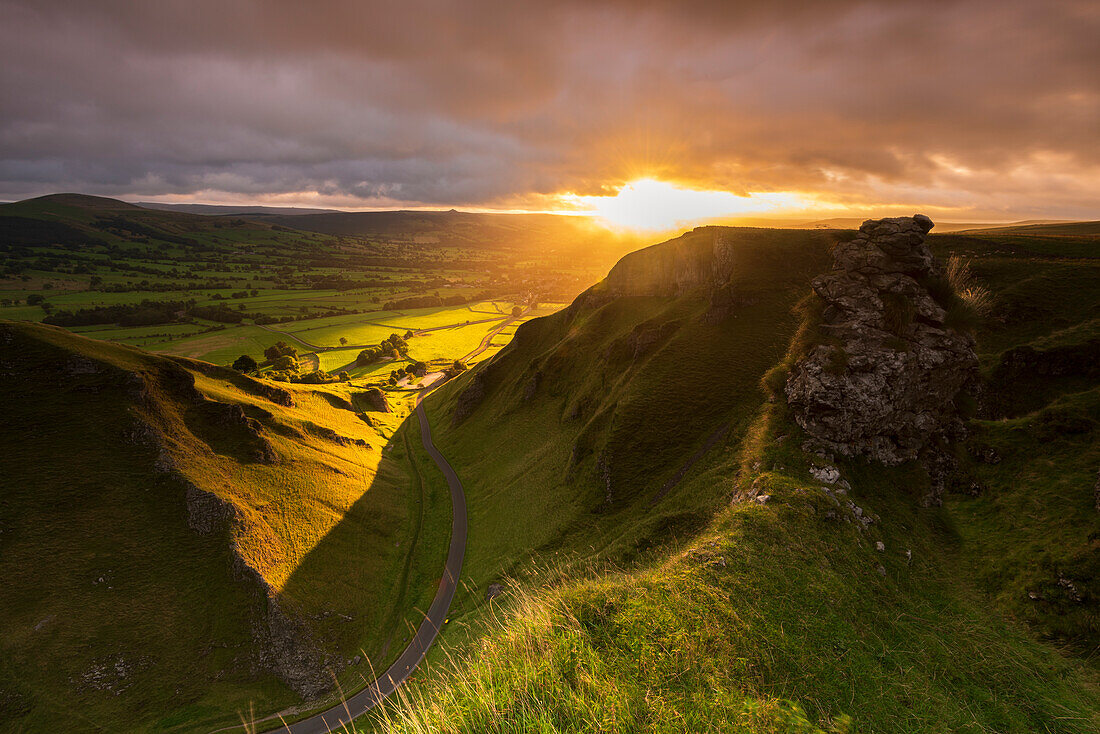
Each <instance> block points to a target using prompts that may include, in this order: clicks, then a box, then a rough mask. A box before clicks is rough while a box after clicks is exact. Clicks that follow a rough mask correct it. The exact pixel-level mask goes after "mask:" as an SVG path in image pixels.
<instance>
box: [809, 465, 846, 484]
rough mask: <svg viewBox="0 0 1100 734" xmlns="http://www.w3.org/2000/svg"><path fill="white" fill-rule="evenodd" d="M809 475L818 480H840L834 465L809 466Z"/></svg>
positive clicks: (827, 482)
mask: <svg viewBox="0 0 1100 734" xmlns="http://www.w3.org/2000/svg"><path fill="white" fill-rule="evenodd" d="M810 476H812V477H813V478H814V479H816V480H817V481H819V482H825V483H826V484H836V483H837V482H838V481H839V480H840V470H839V469H837V468H836V467H835V466H821V467H818V466H811V467H810Z"/></svg>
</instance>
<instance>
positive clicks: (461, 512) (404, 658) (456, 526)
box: [270, 393, 466, 734]
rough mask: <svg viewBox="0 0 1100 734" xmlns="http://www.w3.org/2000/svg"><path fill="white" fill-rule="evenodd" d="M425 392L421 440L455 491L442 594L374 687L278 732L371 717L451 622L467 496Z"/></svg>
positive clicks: (308, 732)
mask: <svg viewBox="0 0 1100 734" xmlns="http://www.w3.org/2000/svg"><path fill="white" fill-rule="evenodd" d="M423 397H424V393H421V394H420V395H419V396H417V400H416V417H417V419H418V420H419V422H420V440H421V442H422V443H423V444H424V450H425V451H427V452H428V455H429V456H430V457H432V461H434V462H435V465H436V466H438V467H439V470H440V471H441V472H443V477H444V478H445V479H446V480H447V486H448V487H449V488H450V490H451V508H452V509H451V544H450V546H449V547H448V549H447V562H446V564H445V565H444V569H443V578H442V579H441V580H440V583H439V589H438V590H437V591H436V592H435V598H434V599H433V600H432V604H431V606H430V607H428V613H427V614H426V615H425V616H424V621H423V622H421V623H420V626H419V627H418V628H417V629H416V634H415V635H414V636H413V638H412V640H411V641H410V642H409V644H408V646H407V647H406V648H405V649H404V650H403V651H402V652H401V655H400V656H399V657H398V658H397V660H395V661H394V663H393V664H392V665H390V667H389V668H388V669H387V670H386V672H384V673H383V674H382V675H380V676H379V677H378V678H377V679H376V680H375V681H374V682H373V683H371V684H370V685H369V686H367V687H366V688H364V689H363V690H362V691H360V692H359V693H356V694H355V695H354V696H352V697H350V698H348V699H347V700H346V701H345V702H344V703H342V704H338V705H336V706H333V707H332V708H330V709H329V710H327V711H322V712H321V713H319V714H315V715H314V716H311V717H309V718H308V719H303V720H301V721H299V722H297V723H295V724H289V725H286V726H280V727H279V728H277V729H272V730H270V731H273V732H282V731H286V732H290V734H329V733H330V732H333V731H335V730H337V729H339V728H340V727H341V726H343V725H344V724H346V723H348V722H350V721H351V720H352V719H354V718H356V717H358V716H361V715H362V714H365V713H366V712H367V711H370V710H371V709H372V708H374V707H375V706H376V705H377V704H378V702H379V701H381V700H382V699H384V698H385V697H386V696H388V695H390V694H391V693H393V692H394V691H395V690H397V688H398V687H399V686H400V685H401V684H402V683H404V682H405V680H406V679H407V678H408V677H409V676H410V675H412V674H413V671H415V670H416V668H417V666H418V665H420V662H421V661H422V660H423V659H424V656H425V655H427V653H428V648H429V647H431V646H432V643H433V642H434V641H435V638H436V636H437V635H438V634H439V631H440V630H441V629H442V628H443V625H444V623H445V622H446V620H447V611H448V610H449V609H450V607H451V601H452V600H453V599H454V595H455V589H456V588H457V585H458V578H459V575H460V573H461V572H462V558H463V556H464V555H465V553H466V495H465V493H464V492H463V489H462V482H461V481H459V478H458V475H457V474H456V473H455V470H454V469H453V468H451V465H450V464H449V463H448V462H447V459H446V458H445V457H444V456H443V454H441V453H440V452H439V449H437V448H436V447H435V444H434V443H433V442H432V429H431V426H429V425H428V416H427V414H426V413H425V412H424V406H423V404H422V399H423Z"/></svg>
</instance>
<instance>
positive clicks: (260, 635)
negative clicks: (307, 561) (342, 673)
mask: <svg viewBox="0 0 1100 734" xmlns="http://www.w3.org/2000/svg"><path fill="white" fill-rule="evenodd" d="M172 475H173V476H174V478H175V479H176V480H177V481H178V482H179V483H180V484H182V485H183V487H184V497H185V500H186V505H187V525H188V527H190V528H191V529H192V530H194V531H195V532H196V533H198V534H199V535H210V534H211V533H224V534H225V535H226V536H227V537H228V539H229V540H228V542H229V545H230V553H231V556H232V572H233V575H234V576H235V577H236V578H238V579H240V580H241V581H242V582H244V583H246V584H248V585H250V586H252V587H253V588H254V589H255V590H256V591H257V593H258V594H259V595H260V597H261V599H260V602H259V603H260V607H259V616H257V617H256V618H255V619H253V622H252V641H253V645H252V664H253V667H254V668H255V670H257V671H262V672H269V673H273V674H274V675H275V676H276V677H277V678H278V679H279V680H281V681H282V682H283V683H285V684H286V685H287V686H288V687H289V688H290V689H291V690H293V691H294V692H295V693H297V694H298V695H299V696H301V697H302V698H303V699H305V700H311V699H315V698H317V697H318V696H319V695H320V694H322V693H324V692H326V691H328V690H329V689H330V688H331V687H332V679H331V677H330V676H329V674H328V672H327V669H328V663H329V661H328V659H327V656H326V655H325V654H324V653H323V652H322V651H321V649H320V647H319V646H318V645H317V643H316V642H315V641H314V639H313V636H312V634H311V633H310V630H309V628H308V627H307V626H306V624H305V622H303V621H302V620H300V619H297V618H295V617H294V616H292V615H290V614H288V613H287V612H286V611H285V610H284V609H283V608H282V605H281V604H280V602H279V595H278V592H277V591H276V590H275V589H274V588H273V587H272V586H271V585H270V584H268V583H267V580H266V579H264V577H263V576H262V575H261V574H260V573H259V572H258V571H257V570H256V569H254V568H253V567H252V566H251V565H249V563H248V561H246V560H245V558H244V555H243V554H242V553H241V551H240V548H239V547H238V546H237V541H236V538H235V531H234V527H235V526H236V525H238V524H239V523H241V522H242V520H243V516H242V514H241V511H240V510H239V509H238V508H237V507H236V506H235V505H233V504H232V503H231V502H227V501H226V500H223V499H222V498H221V497H218V496H217V495H216V494H213V493H212V492H207V491H206V490H203V489H200V488H199V487H196V486H195V485H194V484H192V483H191V482H190V481H189V480H188V479H187V478H186V477H184V476H183V475H182V474H181V473H179V472H174V471H173V472H172Z"/></svg>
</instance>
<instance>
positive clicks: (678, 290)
mask: <svg viewBox="0 0 1100 734" xmlns="http://www.w3.org/2000/svg"><path fill="white" fill-rule="evenodd" d="M735 251H736V248H735V247H734V245H733V242H732V239H731V238H730V236H729V234H728V233H726V232H724V231H723V230H722V229H720V228H716V227H698V228H696V229H694V230H692V231H691V232H688V233H687V234H685V235H683V236H681V237H678V238H676V239H674V240H670V241H668V242H663V243H661V244H659V245H653V246H652V247H647V248H645V249H642V250H638V251H636V252H632V253H630V254H629V255H626V256H624V257H623V258H622V259H621V260H619V262H618V263H616V264H615V267H613V268H612V269H611V272H609V273H608V274H607V281H606V282H607V289H608V292H609V293H610V294H611V295H613V296H678V295H683V294H684V293H687V292H688V291H690V290H693V289H696V288H699V287H700V286H706V287H709V286H711V285H715V284H723V283H726V282H727V281H728V280H729V279H730V275H732V274H733V271H734V267H735V259H736V258H735Z"/></svg>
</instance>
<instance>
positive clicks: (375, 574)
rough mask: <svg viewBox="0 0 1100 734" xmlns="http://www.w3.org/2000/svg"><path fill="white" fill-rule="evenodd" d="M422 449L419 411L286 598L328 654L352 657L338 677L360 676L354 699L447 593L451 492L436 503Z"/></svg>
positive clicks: (303, 565)
mask: <svg viewBox="0 0 1100 734" xmlns="http://www.w3.org/2000/svg"><path fill="white" fill-rule="evenodd" d="M419 447H420V436H419V430H418V423H417V418H416V415H415V413H410V414H409V416H408V417H407V418H406V419H405V420H404V422H403V423H402V424H401V426H400V427H399V428H398V429H397V430H395V431H394V433H393V435H392V437H391V438H390V439H389V440H388V441H387V442H386V444H385V446H384V447H383V449H382V456H383V458H382V460H381V462H380V464H379V466H378V469H377V471H376V474H375V476H374V478H373V480H372V481H371V483H370V485H369V486H368V487H365V488H364V491H363V494H362V495H361V496H360V497H359V499H358V500H356V502H355V503H354V504H353V505H352V507H351V508H350V509H349V510H348V511H347V512H346V513H345V515H344V517H343V518H341V519H340V521H339V522H338V523H337V524H336V525H335V526H333V527H332V528H331V529H330V530H329V532H328V533H326V534H325V535H324V537H322V538H321V539H320V541H318V543H317V544H316V545H315V546H314V547H313V548H312V549H311V550H310V551H309V552H308V553H307V554H306V555H305V557H304V558H303V559H302V561H301V562H300V563H299V565H298V567H297V568H296V569H295V570H294V571H293V572H292V573H291V575H290V577H289V578H288V579H287V581H286V583H285V584H284V586H283V589H282V591H281V593H280V601H281V603H282V604H283V606H284V607H285V608H289V609H291V610H293V611H294V612H295V613H296V614H298V615H299V616H301V617H302V618H304V619H305V620H306V621H307V622H308V624H309V626H310V627H311V629H312V631H313V633H314V635H315V637H316V639H317V640H318V641H319V642H320V644H321V646H322V647H323V648H324V649H325V650H326V651H329V652H334V651H337V650H338V651H340V653H341V655H342V656H343V659H342V660H340V659H339V658H338V657H337V658H334V659H333V660H334V662H335V661H337V660H339V663H338V665H335V666H334V668H336V669H335V670H334V671H333V672H336V673H338V674H340V673H343V672H344V671H348V672H352V671H354V673H357V674H358V675H355V676H354V677H353V678H352V679H351V680H350V681H349V680H347V679H345V678H344V676H343V675H341V678H342V682H341V685H342V686H343V687H344V688H343V694H345V695H351V694H353V693H354V692H356V691H357V690H358V689H360V688H362V687H363V686H365V685H366V684H367V683H369V682H371V681H373V679H374V677H375V675H376V674H378V673H380V672H381V671H382V670H384V669H385V668H386V666H387V664H388V663H389V662H390V661H392V659H393V658H395V657H396V656H397V655H398V654H399V653H400V651H401V650H402V649H403V647H404V646H405V645H406V644H407V643H408V640H409V639H411V638H412V635H413V633H414V632H415V626H416V625H418V624H419V623H420V621H421V619H422V613H421V611H420V610H426V609H427V608H428V606H429V605H430V604H431V602H432V599H433V597H434V596H435V593H436V589H437V587H438V585H439V579H440V576H441V574H442V571H443V566H444V563H445V560H446V550H447V542H448V539H449V531H450V512H451V507H450V500H449V498H448V497H447V495H446V494H443V495H441V496H440V497H439V501H438V502H435V503H434V504H431V503H432V500H433V497H432V495H431V493H430V492H429V491H428V490H429V487H428V485H427V484H426V479H427V477H428V476H430V475H429V472H438V469H437V468H436V467H435V465H434V464H431V463H430V462H421V461H418V459H419V457H416V456H413V455H412V454H413V453H414V452H415V451H416V449H418V448H419ZM410 448H411V449H412V451H410ZM435 516H439V517H435ZM440 518H442V519H443V520H445V522H443V521H440ZM432 520H437V521H438V522H436V523H435V524H436V525H440V526H442V527H445V528H446V531H445V533H446V534H445V535H443V537H442V538H441V539H440V538H436V537H434V536H433V534H432V533H431V532H430V531H431V527H432ZM436 550H438V553H434V551H436ZM435 556H438V557H435ZM357 658H358V661H357V660H356V659H357Z"/></svg>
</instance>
